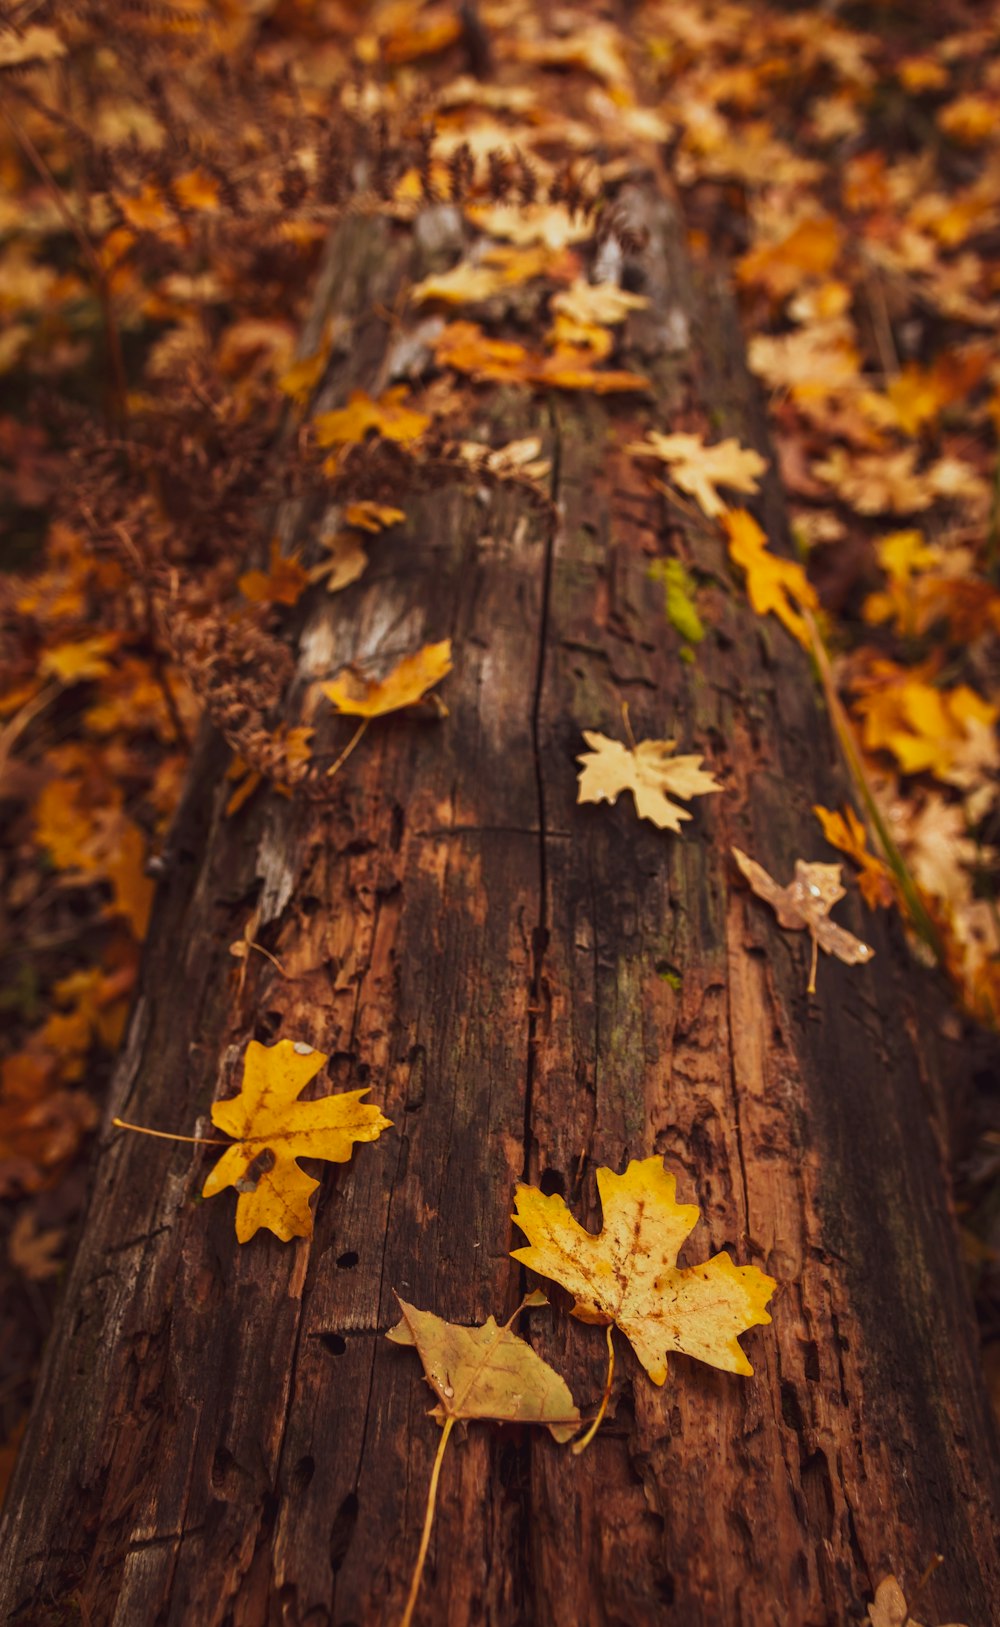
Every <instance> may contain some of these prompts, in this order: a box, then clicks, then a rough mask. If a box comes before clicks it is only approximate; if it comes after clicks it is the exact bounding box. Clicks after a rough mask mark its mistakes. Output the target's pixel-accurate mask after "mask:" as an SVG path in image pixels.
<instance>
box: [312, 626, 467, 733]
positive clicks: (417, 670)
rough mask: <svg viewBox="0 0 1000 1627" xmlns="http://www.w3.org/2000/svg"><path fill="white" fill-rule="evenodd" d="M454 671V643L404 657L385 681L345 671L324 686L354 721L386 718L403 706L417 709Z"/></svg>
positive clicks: (447, 640) (445, 641) (428, 647)
mask: <svg viewBox="0 0 1000 1627" xmlns="http://www.w3.org/2000/svg"><path fill="white" fill-rule="evenodd" d="M450 671H451V639H450V638H445V639H442V641H441V643H440V644H425V645H424V647H423V649H422V650H417V652H416V654H415V655H407V656H404V658H403V660H402V661H400V662H399V663H398V665H396V666H395V667H393V669H392V671H391V672H390V673H387V675H386V676H385V677H384V678H365V677H363V676H361V675H360V674H359V673H357V672H356V671H355V670H354V668H353V667H345V668H344V670H343V672H342V673H341V674H340V675H339V677H337V678H335V679H334V681H333V682H332V683H329V684H322V685H321V688H322V691H323V694H324V695H325V696H326V698H327V700H329V701H332V702H333V704H334V706H335V707H336V708H337V711H338V712H343V713H346V714H348V715H349V716H351V717H364V718H372V717H383V716H384V715H385V713H386V712H398V711H399V710H400V708H401V707H403V706H414V705H416V703H417V701H421V700H423V698H424V696H425V695H426V694H427V691H428V690H429V689H433V687H434V685H435V684H438V683H440V682H441V679H442V678H444V677H445V676H446V674H447V673H449V672H450Z"/></svg>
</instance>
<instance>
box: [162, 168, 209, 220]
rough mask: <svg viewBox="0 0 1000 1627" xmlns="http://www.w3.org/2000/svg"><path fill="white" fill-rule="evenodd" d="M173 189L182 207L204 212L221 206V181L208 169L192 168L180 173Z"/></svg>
mask: <svg viewBox="0 0 1000 1627" xmlns="http://www.w3.org/2000/svg"><path fill="white" fill-rule="evenodd" d="M171 191H172V192H173V195H174V197H175V199H176V200H177V202H178V203H179V204H180V206H181V208H182V209H191V210H194V211H196V212H198V213H203V212H204V211H206V210H212V209H217V208H218V206H219V183H218V182H217V181H216V180H215V178H214V176H211V175H209V173H208V171H207V170H203V169H192V170H187V171H186V172H185V173H184V174H183V175H178V176H177V177H176V179H175V180H174V182H173V184H172V186H171Z"/></svg>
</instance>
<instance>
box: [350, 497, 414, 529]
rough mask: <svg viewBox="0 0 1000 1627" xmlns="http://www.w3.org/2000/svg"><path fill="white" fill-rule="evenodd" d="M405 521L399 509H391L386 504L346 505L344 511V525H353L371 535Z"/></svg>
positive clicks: (404, 516)
mask: <svg viewBox="0 0 1000 1627" xmlns="http://www.w3.org/2000/svg"><path fill="white" fill-rule="evenodd" d="M405 519H406V515H405V514H404V512H403V510H402V509H401V508H392V507H390V505H389V504H388V503H371V502H360V503H348V505H347V507H346V508H345V509H344V524H345V525H355V526H357V528H358V530H359V531H370V532H372V534H373V535H376V534H377V533H378V532H379V531H385V530H387V529H388V527H389V526H391V525H399V523H400V521H402V520H405Z"/></svg>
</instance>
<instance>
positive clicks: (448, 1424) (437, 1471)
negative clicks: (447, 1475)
mask: <svg viewBox="0 0 1000 1627" xmlns="http://www.w3.org/2000/svg"><path fill="white" fill-rule="evenodd" d="M366 721H367V720H366ZM519 1309H520V1307H519ZM515 1315H516V1312H515ZM454 1422H455V1420H454V1418H446V1419H445V1421H444V1428H443V1429H442V1431H441V1439H440V1440H439V1442H438V1449H437V1455H436V1457H435V1459H434V1467H433V1469H432V1470H431V1483H430V1486H429V1488H428V1491H427V1512H426V1514H425V1515H424V1529H423V1531H422V1533H421V1536H420V1551H419V1553H418V1554H417V1563H416V1565H415V1566H414V1567H413V1580H412V1581H411V1583H410V1592H409V1596H408V1598H407V1600H406V1609H405V1610H404V1611H403V1615H402V1618H401V1620H400V1623H399V1627H410V1623H411V1621H412V1620H413V1611H414V1609H415V1607H416V1603H417V1594H418V1593H419V1592H420V1583H421V1580H422V1578H423V1574H424V1561H425V1560H426V1558H427V1549H428V1547H429V1546H430V1540H431V1526H432V1525H433V1524H434V1505H435V1503H436V1502H437V1489H438V1480H439V1479H440V1477H441V1460H442V1458H443V1457H444V1449H445V1447H446V1446H447V1445H448V1437H449V1435H450V1434H451V1431H452V1425H453V1424H454Z"/></svg>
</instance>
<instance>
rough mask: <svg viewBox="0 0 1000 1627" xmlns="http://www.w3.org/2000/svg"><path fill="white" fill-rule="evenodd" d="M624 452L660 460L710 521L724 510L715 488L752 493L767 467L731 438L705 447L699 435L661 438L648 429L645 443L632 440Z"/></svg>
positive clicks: (654, 431)
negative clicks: (722, 487) (728, 488)
mask: <svg viewBox="0 0 1000 1627" xmlns="http://www.w3.org/2000/svg"><path fill="white" fill-rule="evenodd" d="M625 450H626V452H631V453H632V454H633V455H634V456H635V457H643V458H659V459H660V460H661V461H662V462H663V463H665V464H667V466H668V468H669V470H670V476H669V478H670V480H671V481H672V483H673V484H674V485H675V486H679V487H680V489H681V491H685V492H688V493H689V494H690V496H692V497H693V498H694V499H695V501H696V502H697V503H698V504H699V505H700V507H701V509H702V511H703V512H704V513H705V514H707V515H709V517H710V518H716V517H717V516H719V515H720V514H724V513H725V510H726V505H725V504H724V503H723V501H722V498H721V497H720V496H719V493H718V491H717V489H716V488H717V487H719V486H730V487H732V488H733V490H734V491H745V492H755V491H756V490H757V489H758V486H759V484H760V480H759V477H760V476H761V475H762V474H763V473H764V470H765V469H766V468H767V462H766V459H764V458H762V457H761V456H760V453H759V452H754V451H753V449H752V448H751V447H747V446H741V445H740V443H739V441H737V440H735V439H733V438H730V439H729V440H727V441H719V442H718V443H717V445H715V446H706V445H705V443H704V441H703V440H702V438H701V436H700V435H686V434H678V435H661V433H660V432H659V430H656V429H650V430H647V431H646V439H645V440H644V441H633V442H631V443H630V444H629V445H628V446H626V448H625Z"/></svg>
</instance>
